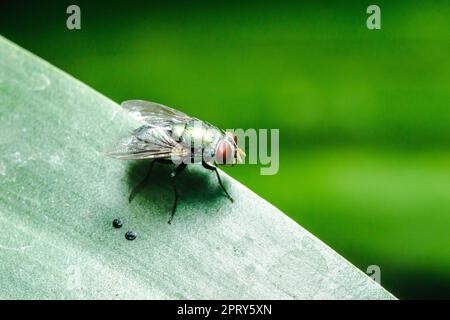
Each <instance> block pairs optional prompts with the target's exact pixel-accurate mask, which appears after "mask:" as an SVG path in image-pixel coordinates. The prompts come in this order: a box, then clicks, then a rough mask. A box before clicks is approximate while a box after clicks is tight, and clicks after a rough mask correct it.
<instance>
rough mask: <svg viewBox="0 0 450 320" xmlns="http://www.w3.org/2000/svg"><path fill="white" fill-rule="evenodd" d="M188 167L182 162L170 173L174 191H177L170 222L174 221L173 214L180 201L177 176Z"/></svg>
mask: <svg viewBox="0 0 450 320" xmlns="http://www.w3.org/2000/svg"><path fill="white" fill-rule="evenodd" d="M185 168H186V164H185V163H181V164H179V165H178V167H176V168H175V170H174V171H173V172H172V173H171V174H170V177H171V178H172V183H173V192H174V193H175V199H174V202H173V207H172V213H171V215H170V218H169V221H168V223H169V224H170V223H171V222H172V219H173V216H174V215H175V212H176V210H177V203H178V197H179V194H178V190H177V183H176V177H177V176H178V174H180V173H181V172H182V171H183V170H184V169H185Z"/></svg>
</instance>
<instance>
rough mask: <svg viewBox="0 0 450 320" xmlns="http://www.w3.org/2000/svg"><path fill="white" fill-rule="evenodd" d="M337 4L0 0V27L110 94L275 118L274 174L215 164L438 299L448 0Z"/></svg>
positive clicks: (449, 152)
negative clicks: (73, 18)
mask: <svg viewBox="0 0 450 320" xmlns="http://www.w3.org/2000/svg"><path fill="white" fill-rule="evenodd" d="M341 2H342V3H336V2H332V1H330V2H317V1H310V2H284V3H280V2H278V1H272V2H270V1H269V2H264V4H262V3H260V2H259V1H250V2H248V1H239V2H238V1H236V2H233V1H227V2H216V1H202V2H190V3H187V2H174V1H170V2H169V3H158V2H149V1H145V2H144V1H131V0H130V1H108V2H107V1H15V2H14V3H9V4H7V3H5V2H1V4H0V34H2V35H3V36H5V37H7V38H9V39H10V40H12V41H14V42H16V43H18V44H19V45H21V46H23V47H25V48H26V49H28V50H30V51H32V52H34V53H35V54H37V55H39V56H41V57H42V58H44V59H45V60H48V61H49V62H51V63H52V64H54V65H56V66H58V67H59V68H61V69H63V70H65V71H67V72H68V73H70V74H72V75H73V76H74V77H76V78H78V79H80V80H81V81H83V82H85V83H87V84H88V85H90V86H92V87H93V88H95V89H96V90H98V91H99V92H101V93H103V94H104V95H106V96H108V97H110V98H111V99H113V100H115V101H117V102H121V101H123V100H126V99H133V98H139V99H147V100H152V101H158V102H161V103H164V104H167V105H169V106H175V107H178V108H180V109H182V110H183V111H185V112H186V113H188V114H190V115H194V116H196V117H199V118H201V119H205V120H208V121H210V122H211V123H214V124H217V125H218V126H220V127H223V128H256V129H258V128H279V129H280V171H279V173H278V174H277V175H274V176H261V175H260V174H259V170H260V167H259V166H258V165H243V166H237V167H234V168H230V169H226V171H227V172H228V173H229V174H230V175H232V176H233V177H235V178H236V179H238V180H239V181H241V182H242V183H244V184H245V185H247V186H248V187H250V188H251V189H252V190H254V191H255V192H256V193H258V194H260V195H261V196H263V197H264V198H266V199H267V200H269V201H270V202H272V203H273V204H274V205H276V206H277V207H279V208H280V209H281V210H283V211H284V212H286V214H288V215H289V216H290V217H292V218H293V219H295V220H296V221H298V222H299V223H300V224H301V225H303V226H304V227H306V228H307V229H308V230H310V231H311V232H312V233H314V234H315V235H316V236H318V237H319V238H321V239H322V240H323V241H325V242H326V243H327V244H329V245H330V246H331V247H332V248H334V249H335V250H336V251H337V252H339V253H340V254H341V255H343V256H344V257H346V258H347V259H348V260H350V261H351V262H352V263H353V264H355V265H356V266H357V267H359V268H360V269H361V270H363V271H366V269H367V267H368V266H370V265H378V266H379V267H380V268H381V283H382V285H383V286H384V287H385V288H387V289H388V290H390V291H391V292H392V293H393V294H395V295H396V296H397V297H399V298H449V297H450V272H449V271H450V249H449V247H450V234H449V231H450V149H449V141H450V139H449V138H450V126H449V124H450V110H449V107H450V105H449V102H450V61H449V58H450V23H449V18H450V3H449V2H448V1H403V2H400V1H397V2H395V1H376V2H375V3H372V2H368V1H345V3H344V2H343V1H341ZM70 4H78V5H79V6H80V7H81V26H82V29H81V30H77V31H69V30H68V29H67V28H66V19H67V17H68V14H66V8H67V6H68V5H70ZM370 4H377V5H379V6H380V7H381V19H382V29H381V30H374V31H370V30H368V29H367V28H366V19H367V17H368V15H367V14H366V8H367V6H368V5H370ZM0 72H1V70H0ZM0 94H1V93H0ZM287 245H288V244H287Z"/></svg>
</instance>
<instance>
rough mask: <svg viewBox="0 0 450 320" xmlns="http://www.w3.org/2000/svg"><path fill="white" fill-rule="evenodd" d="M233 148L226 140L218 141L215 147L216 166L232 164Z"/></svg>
mask: <svg viewBox="0 0 450 320" xmlns="http://www.w3.org/2000/svg"><path fill="white" fill-rule="evenodd" d="M233 149H234V148H233V147H232V145H231V143H230V142H228V141H226V140H220V141H219V143H218V144H217V147H216V163H217V164H225V165H226V164H233V158H234V150H233Z"/></svg>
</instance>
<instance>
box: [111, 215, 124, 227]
mask: <svg viewBox="0 0 450 320" xmlns="http://www.w3.org/2000/svg"><path fill="white" fill-rule="evenodd" d="M122 226H123V222H122V220H121V219H120V218H116V219H114V220H113V227H114V228H117V229H119V228H122Z"/></svg>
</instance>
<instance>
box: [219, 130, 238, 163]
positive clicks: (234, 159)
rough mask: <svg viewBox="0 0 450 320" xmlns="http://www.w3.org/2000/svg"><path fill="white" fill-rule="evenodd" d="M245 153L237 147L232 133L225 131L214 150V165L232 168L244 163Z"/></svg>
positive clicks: (235, 138)
mask: <svg viewBox="0 0 450 320" xmlns="http://www.w3.org/2000/svg"><path fill="white" fill-rule="evenodd" d="M244 157H245V153H244V151H242V149H241V148H239V147H238V145H237V137H236V135H235V134H234V132H233V131H226V132H225V134H224V135H223V137H222V138H221V139H220V140H219V142H218V143H217V145H216V150H215V163H216V164H219V165H224V166H233V165H235V164H237V163H243V162H244Z"/></svg>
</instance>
